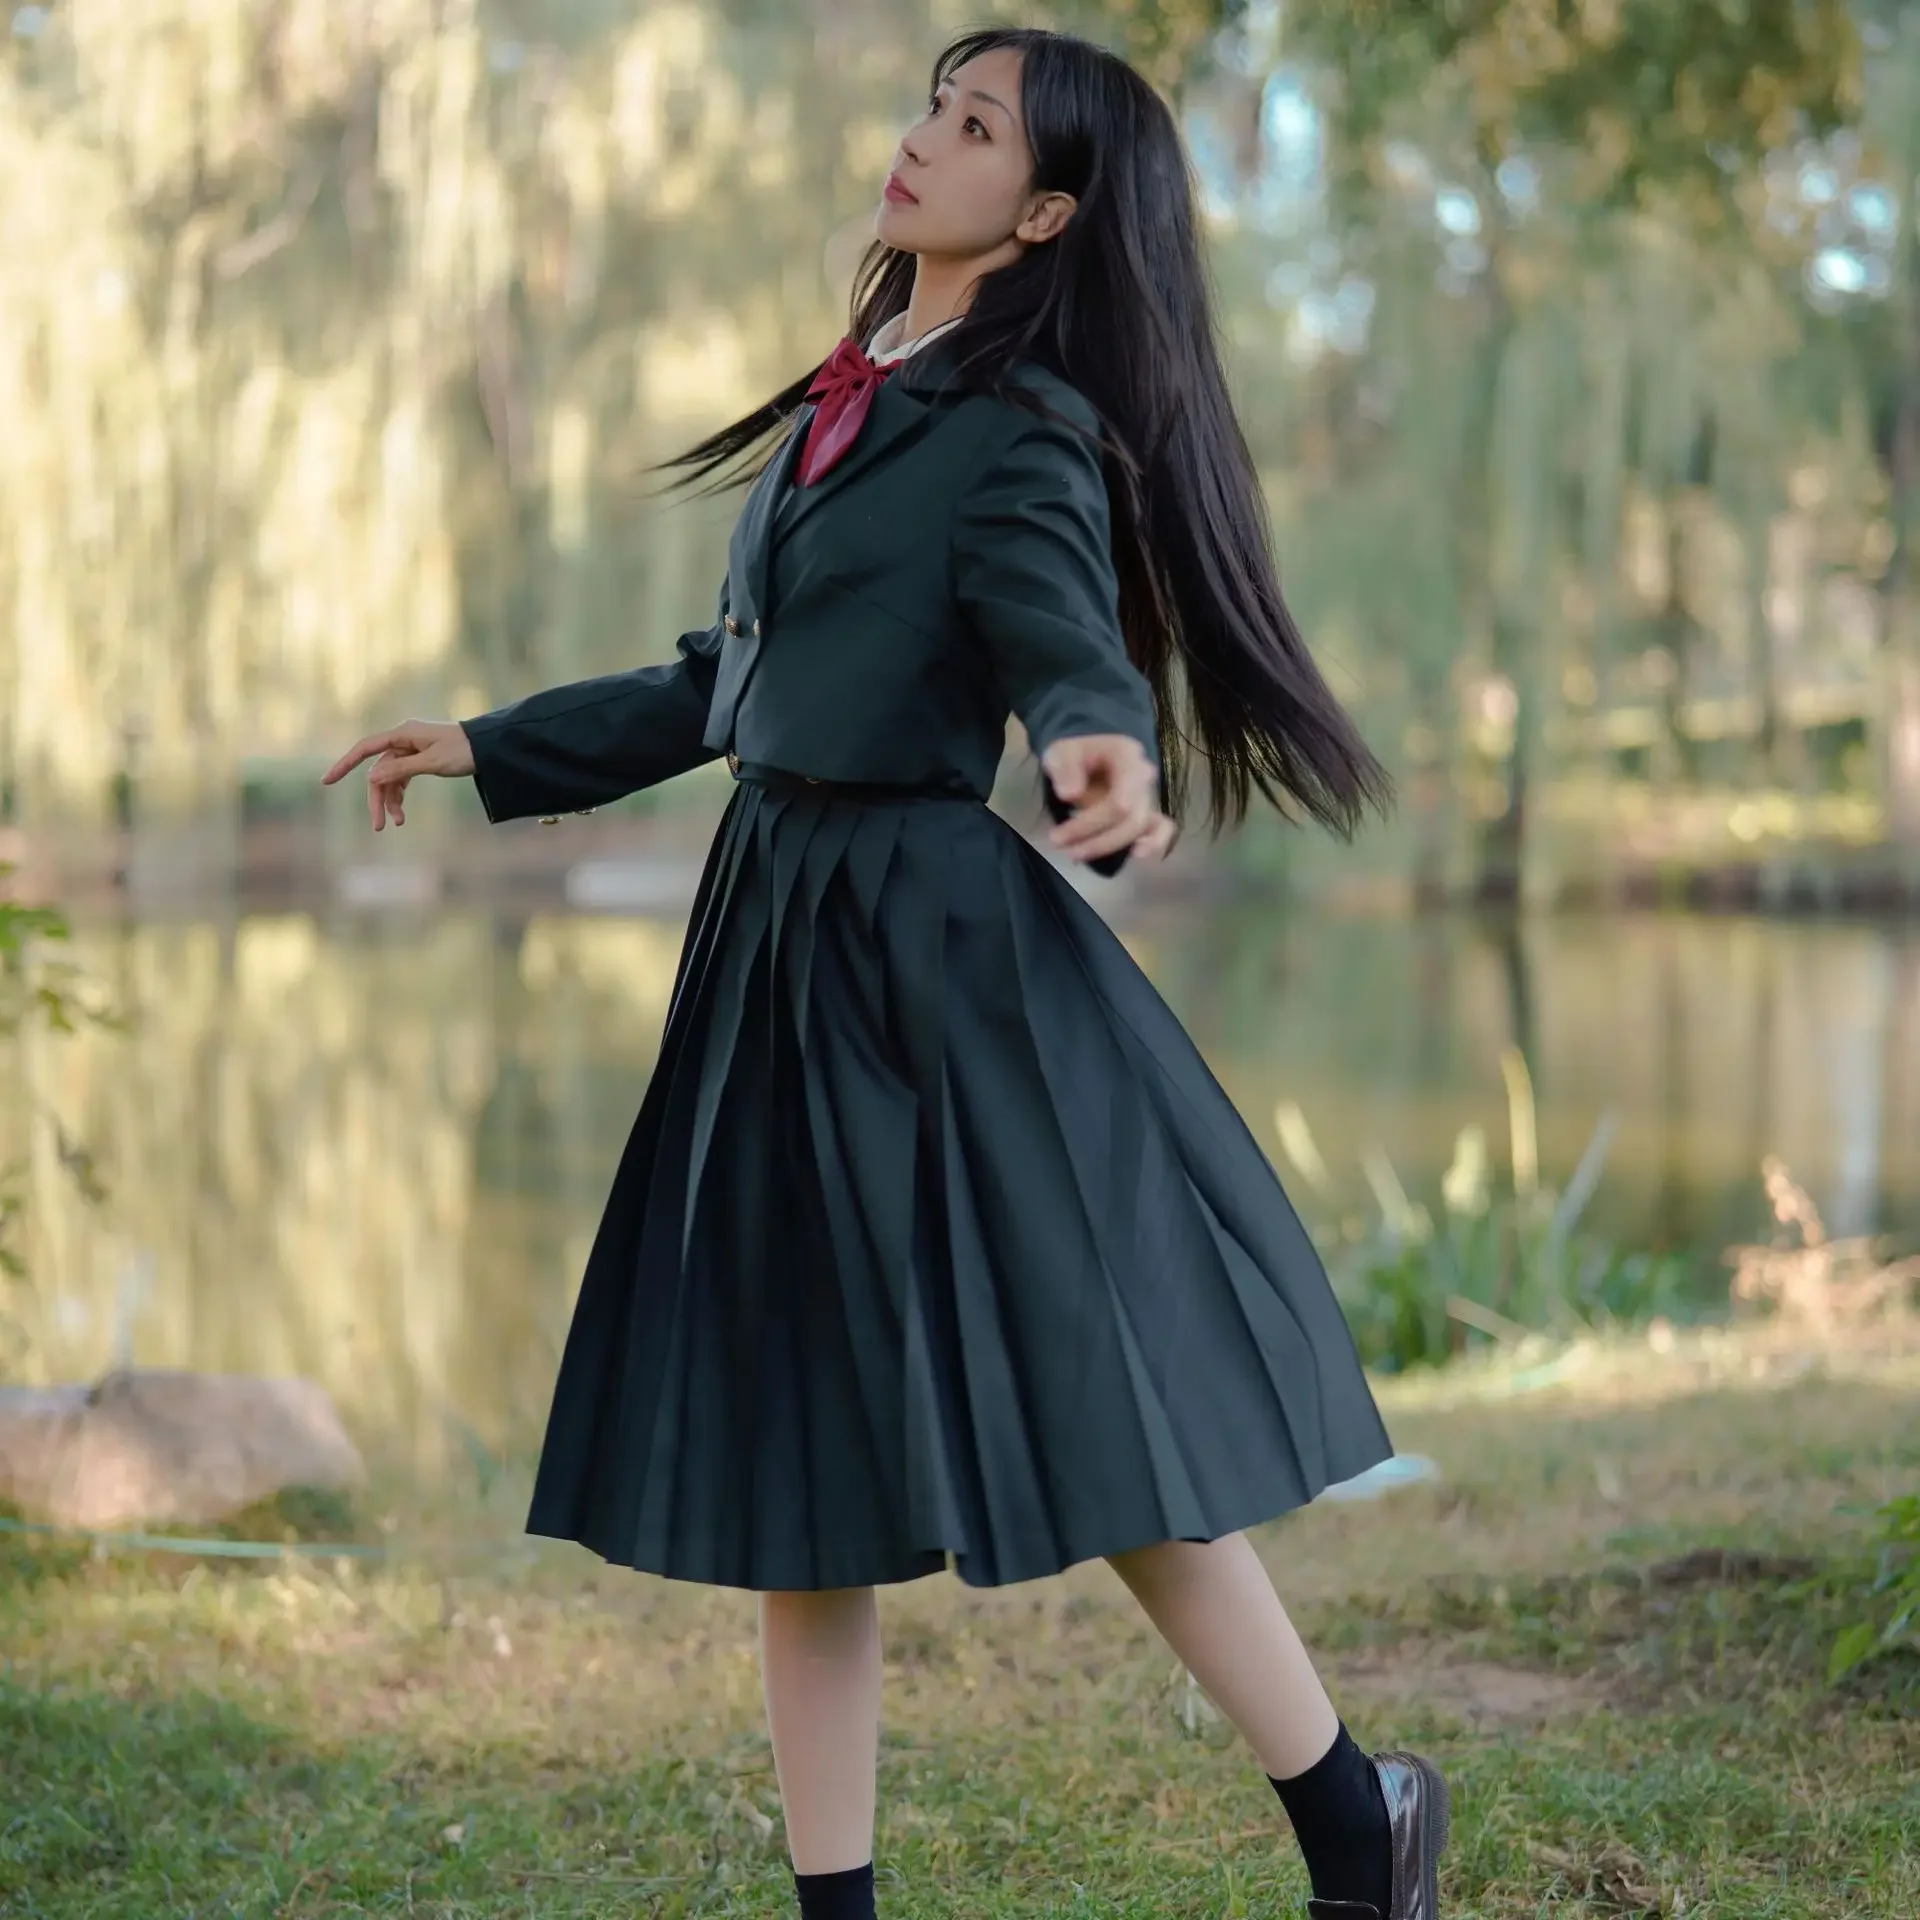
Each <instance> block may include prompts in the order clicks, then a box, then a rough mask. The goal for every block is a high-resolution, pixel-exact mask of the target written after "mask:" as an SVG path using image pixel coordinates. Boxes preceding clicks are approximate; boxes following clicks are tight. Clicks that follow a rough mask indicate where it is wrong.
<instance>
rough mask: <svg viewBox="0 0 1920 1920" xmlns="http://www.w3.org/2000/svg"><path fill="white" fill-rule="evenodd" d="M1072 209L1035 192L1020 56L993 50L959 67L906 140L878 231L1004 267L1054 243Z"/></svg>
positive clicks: (931, 250)
mask: <svg viewBox="0 0 1920 1920" xmlns="http://www.w3.org/2000/svg"><path fill="white" fill-rule="evenodd" d="M1073 207H1074V202H1073V197H1072V196H1071V195H1070V194H1064V193H1036V192H1035V191H1034V188H1033V150H1032V148H1030V147H1029V146H1028V145H1027V131H1026V128H1025V126H1024V125H1023V124H1022V123H1021V118H1020V56H1019V55H1018V54H1017V53H1016V52H1014V51H1013V50H1012V49H1011V48H1009V47H995V48H993V49H992V50H991V51H989V52H986V53H983V54H981V55H979V57H978V58H976V59H973V60H969V61H968V62H967V64H966V65H965V66H963V67H956V68H955V69H954V71H953V73H952V74H951V75H950V76H949V77H948V79H947V80H946V82H945V84H944V85H942V87H941V88H940V91H939V92H938V93H937V94H935V96H934V97H933V99H932V101H931V102H930V103H929V105H928V107H927V111H926V112H925V113H924V114H923V115H922V116H921V118H920V119H919V120H918V121H916V122H915V124H914V125H913V126H912V127H910V128H909V129H908V130H907V132H906V134H905V136H904V137H903V138H902V139H901V142H900V149H899V152H898V153H897V154H896V155H895V156H894V166H893V172H892V173H891V174H890V175H888V177H887V183H886V186H885V188H884V190H883V191H882V194H881V198H880V211H879V213H878V215H877V216H876V217H875V220H874V233H875V235H876V237H878V238H879V239H880V240H882V241H884V242H885V243H886V244H887V245H888V246H890V247H898V248H899V249H900V251H901V252H903V253H915V254H920V255H922V256H923V257H931V258H937V259H952V260H977V261H981V262H983V263H987V262H990V263H991V264H992V265H1002V264H1005V262H1006V261H1008V260H1011V259H1013V258H1015V257H1016V256H1017V255H1018V253H1019V252H1020V250H1021V249H1022V248H1023V247H1028V246H1034V245H1038V244H1040V243H1042V242H1044V241H1047V240H1051V239H1052V238H1053V237H1054V235H1055V234H1057V233H1058V232H1059V231H1060V229H1061V228H1062V227H1063V226H1065V225H1066V223H1067V219H1068V216H1069V215H1070V214H1071V213H1072V212H1073Z"/></svg>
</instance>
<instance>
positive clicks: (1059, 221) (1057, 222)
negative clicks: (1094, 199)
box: [1013, 193, 1080, 247]
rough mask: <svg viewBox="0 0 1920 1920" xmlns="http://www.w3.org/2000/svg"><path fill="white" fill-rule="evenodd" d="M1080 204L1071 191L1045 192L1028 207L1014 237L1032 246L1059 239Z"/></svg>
mask: <svg viewBox="0 0 1920 1920" xmlns="http://www.w3.org/2000/svg"><path fill="white" fill-rule="evenodd" d="M1079 204H1080V203H1079V201H1077V200H1076V199H1075V198H1074V197H1073V195H1072V194H1070V193H1043V194H1041V195H1040V197H1039V198H1038V199H1037V200H1035V201H1034V203H1033V205H1032V206H1031V207H1029V208H1028V209H1027V217H1026V218H1025V219H1024V220H1022V221H1021V222H1020V224H1019V225H1018V226H1017V227H1015V228H1014V230H1013V237H1014V238H1015V239H1016V240H1023V241H1025V242H1026V244H1027V245H1028V246H1030V247H1031V246H1039V245H1040V244H1042V243H1043V242H1045V241H1048V240H1054V239H1057V238H1058V237H1059V235H1060V231H1061V229H1062V228H1063V227H1064V226H1065V225H1066V224H1067V222H1068V221H1069V220H1071V219H1072V218H1073V215H1074V211H1075V209H1076V208H1077V207H1078V206H1079Z"/></svg>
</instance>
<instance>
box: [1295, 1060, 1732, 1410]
mask: <svg viewBox="0 0 1920 1920" xmlns="http://www.w3.org/2000/svg"><path fill="white" fill-rule="evenodd" d="M1501 1073H1502V1077H1503V1079H1504V1081H1505V1084H1506V1095H1507V1115H1508V1163H1507V1165H1506V1167H1505V1168H1496V1166H1495V1165H1494V1160H1493V1155H1492V1150H1491V1146H1490V1143H1489V1141H1488V1138H1487V1133H1486V1129H1485V1128H1483V1127H1481V1126H1479V1125H1477V1124H1469V1125H1467V1126H1464V1127H1462V1128H1461V1129H1460V1132H1459V1133H1458V1135H1457V1136H1456V1137H1455V1140H1454V1146H1453V1156H1452V1159H1451V1162H1450V1164H1449V1165H1448V1167H1447V1170H1446V1172H1445V1173H1444V1174H1443V1175H1442V1176H1441V1178H1440V1181H1439V1184H1438V1189H1437V1191H1436V1192H1434V1193H1433V1194H1431V1195H1429V1196H1421V1197H1416V1195H1415V1194H1414V1193H1412V1192H1410V1191H1409V1189H1408V1186H1407V1183H1406V1182H1405V1181H1403V1180H1402V1178H1401V1177H1400V1174H1399V1172H1398V1170H1397V1169H1396V1168H1395V1166H1394V1164H1393V1162H1392V1160H1391V1159H1390V1158H1389V1157H1388V1155H1387V1154H1386V1152H1385V1151H1384V1150H1383V1149H1382V1148H1380V1147H1378V1146H1373V1147H1369V1148H1367V1149H1366V1151H1365V1152H1364V1153H1363V1154H1362V1155H1361V1156H1360V1165H1361V1170H1362V1172H1363V1174H1364V1175H1365V1178H1366V1184H1367V1187H1368V1190H1369V1193H1370V1195H1371V1199H1372V1203H1373V1204H1372V1209H1371V1211H1370V1212H1368V1213H1365V1214H1359V1215H1355V1214H1352V1213H1350V1212H1346V1213H1343V1212H1341V1211H1340V1210H1339V1209H1338V1208H1337V1205H1336V1204H1335V1203H1336V1200H1337V1192H1338V1188H1337V1183H1336V1181H1335V1180H1334V1177H1333V1175H1332V1172H1331V1170H1330V1169H1329V1168H1328V1166H1327V1163H1326V1161H1325V1159H1324V1158H1323V1157H1322V1155H1321V1153H1320V1151H1319V1148H1318V1146H1317V1145H1316V1143H1315V1141H1314V1137H1313V1134H1312V1131H1311V1129H1310V1127H1309V1126H1308V1124H1307V1119H1306V1116H1305V1114H1304V1113H1303V1112H1302V1110H1301V1109H1300V1108H1299V1106H1297V1105H1295V1104H1293V1103H1291V1102H1282V1103H1281V1104H1280V1105H1279V1106H1278V1107H1277V1108H1276V1109H1275V1113H1274V1127H1275V1131H1276V1132H1277V1134H1278V1136H1279V1140H1280V1146H1281V1150H1282V1152H1283V1154H1284V1155H1285V1157H1286V1159H1287V1161H1288V1162H1289V1163H1290V1165H1291V1166H1292V1168H1293V1170H1294V1171H1295V1172H1296V1173H1297V1174H1298V1175H1299V1176H1300V1179H1301V1181H1302V1182H1303V1183H1304V1186H1305V1190H1306V1192H1307V1193H1308V1194H1309V1195H1311V1196H1313V1198H1314V1199H1317V1200H1319V1201H1320V1202H1322V1203H1324V1204H1325V1207H1326V1221H1325V1224H1323V1225H1322V1226H1321V1228H1320V1230H1319V1231H1318V1233H1317V1234H1316V1238H1317V1239H1318V1240H1319V1241H1320V1243H1321V1249H1322V1252H1323V1254H1324V1255H1325V1256H1326V1259H1327V1263H1328V1267H1329V1270H1330V1272H1331V1274H1332V1277H1333V1283H1334V1288H1335V1291H1336V1292H1337V1293H1338V1294H1339V1297H1340V1302H1341V1305H1342V1307H1343V1308H1344V1309H1345V1312H1346V1315H1347V1320H1348V1323H1349V1324H1350V1325H1351V1326H1352V1328H1353V1332H1354V1337H1355V1340H1356V1341H1357V1342H1358V1344H1359V1348H1360V1353H1361V1357H1362V1359H1363V1360H1364V1361H1365V1362H1366V1364H1367V1365H1368V1366H1370V1367H1372V1368H1375V1369H1376V1370H1378V1371H1381V1372H1386V1373H1398V1372H1401V1371H1404V1370H1405V1369H1407V1368H1409V1367H1419V1366H1433V1365H1437V1364H1439V1363H1441V1362H1444V1361H1447V1360H1450V1359H1452V1358H1454V1357H1455V1356H1457V1355H1459V1354H1460V1353H1463V1352H1465V1351H1468V1350H1470V1349H1473V1348H1476V1347H1485V1346H1488V1345H1496V1344H1497V1345H1505V1346H1513V1345H1517V1344H1520V1343H1523V1342H1525V1341H1528V1340H1530V1339H1540V1338H1545V1339H1555V1338H1559V1339H1565V1338H1568V1337H1570V1336H1573V1335H1575V1334H1578V1333H1581V1332H1583V1331H1587V1330H1590V1329H1595V1328H1600V1327H1606V1326H1611V1325H1618V1324H1622V1323H1626V1324H1633V1323H1640V1322H1645V1321H1650V1320H1653V1319H1655V1318H1659V1317H1667V1318H1680V1317H1684V1316H1685V1315H1686V1314H1687V1313H1688V1310H1689V1303H1690V1302H1693V1301H1697V1300H1698V1298H1699V1291H1700V1290H1699V1285H1698V1269H1697V1266H1696V1264H1695V1263H1694V1262H1693V1261H1691V1260H1689V1259H1688V1258H1686V1257H1684V1256H1682V1255H1680V1254H1677V1253H1670V1252H1653V1251H1646V1250H1637V1249H1627V1248H1623V1247H1620V1246H1617V1245H1615V1244H1614V1243H1613V1242H1611V1241H1610V1240H1608V1239H1607V1238H1605V1237H1604V1236H1602V1235H1600V1234H1597V1233H1595V1232H1592V1231H1590V1230H1588V1229H1587V1228H1585V1227H1583V1225H1582V1219H1583V1216H1584V1215H1585V1213H1586V1210H1587V1207H1588V1206H1589V1204H1590V1203H1591V1201H1592V1199H1593V1196H1594V1193H1595V1191H1596V1190H1597V1188H1598V1187H1599V1184H1600V1179H1601V1175H1602V1173H1603V1172H1604V1170H1605V1167H1606V1161H1607V1154H1608V1151H1609V1149H1610V1148H1611V1146H1612V1143H1613V1138H1614V1134H1615V1132H1616V1130H1617V1122H1616V1120H1615V1118H1614V1116H1613V1115H1612V1114H1611V1113H1605V1114H1602V1116H1601V1118H1600V1120H1599V1122H1598V1124H1597V1125H1596V1126H1595V1128H1594V1131H1593V1134H1592V1137H1591V1138H1590V1139H1589V1140H1588V1142H1587V1146H1586V1150H1585V1151H1584V1152H1583V1153H1582V1154H1581V1156H1580V1160H1579V1163H1578V1164H1577V1165H1576V1166H1575V1168H1574V1170H1573V1173H1572V1175H1571V1177H1570V1178H1569V1179H1568V1180H1567V1181H1566V1183H1565V1185H1564V1186H1558V1187H1556V1186H1554V1185H1551V1184H1549V1183H1548V1182H1547V1181H1546V1180H1544V1179H1543V1178H1542V1175H1541V1169H1540V1147H1539V1134H1538V1129H1537V1126H1536V1121H1535V1110H1534V1095H1533V1080H1532V1076H1531V1074H1530V1073H1529V1072H1528V1069H1527V1064H1526V1061H1525V1059H1524V1058H1523V1057H1522V1055H1521V1054H1520V1053H1519V1051H1518V1050H1517V1049H1513V1048H1509V1049H1508V1050H1507V1051H1506V1053H1505V1054H1504V1055H1503V1056H1502V1059H1501Z"/></svg>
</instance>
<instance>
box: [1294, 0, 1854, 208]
mask: <svg viewBox="0 0 1920 1920" xmlns="http://www.w3.org/2000/svg"><path fill="white" fill-rule="evenodd" d="M1288 20H1289V25H1290V27H1291V29H1292V31H1293V32H1294V33H1295V34H1296V35H1297V36H1298V40H1299V43H1300V44H1301V46H1302V48H1303V50H1310V51H1312V52H1314V53H1316V54H1318V55H1320V56H1321V57H1323V58H1324V59H1325V60H1326V61H1327V62H1328V64H1329V65H1330V66H1331V67H1332V68H1333V69H1334V70H1335V72H1337V73H1338V74H1339V75H1340V77H1341V87H1340V93H1339V104H1340V124H1341V127H1342V130H1343V132H1344V133H1345V136H1346V145H1347V147H1348V150H1349V151H1350V152H1355V153H1357V152H1359V151H1360V150H1362V149H1364V148H1365V146H1366V145H1367V143H1368V142H1369V141H1370V140H1371V139H1373V138H1374V137H1375V136H1377V135H1378V134H1379V133H1380V132H1381V131H1382V130H1383V129H1384V128H1386V127H1387V126H1388V125H1389V124H1390V123H1391V121H1392V119H1393V117H1394V115H1395V111H1396V109H1398V108H1400V107H1402V106H1404V105H1405V104H1406V102H1407V101H1408V100H1409V99H1410V98H1418V97H1420V96H1421V95H1422V94H1423V93H1425V92H1428V91H1429V90H1431V89H1433V88H1434V87H1435V84H1436V80H1437V82H1438V87H1439V90H1440V91H1441V92H1442V93H1443V94H1445V95H1447V96H1449V97H1450V98H1451V100H1452V102H1453V103H1454V104H1455V106H1456V108H1457V110H1458V112H1459V114H1460V117H1461V120H1462V122H1463V123H1464V127H1465V131H1466V145H1467V147H1468V148H1469V150H1470V151H1471V152H1473V153H1475V154H1477V155H1478V156H1480V158H1481V159H1482V160H1483V162H1485V163H1486V164H1487V165H1488V166H1489V167H1493V166H1497V165H1498V164H1499V162H1500V161H1501V160H1502V159H1504V158H1506V157H1507V156H1508V155H1509V154H1511V153H1514V152H1516V151H1519V150H1520V149H1522V148H1525V147H1531V146H1539V145H1549V146H1554V147H1559V148H1562V149H1564V150H1566V151H1568V152H1570V153H1577V154H1579V155H1581V156H1582V165H1581V174H1580V178H1579V183H1578V184H1579V188H1580V190H1581V193H1582V196H1583V198H1585V199H1587V200H1588V201H1589V202H1590V203H1591V204H1593V205H1595V206H1599V207H1606V206H1621V205H1631V204H1635V203H1636V202H1638V201H1640V200H1641V199H1642V198H1643V197H1644V196H1645V195H1646V194H1647V193H1649V192H1650V191H1653V190H1655V189H1673V188H1682V187H1688V188H1695V189H1704V190H1705V191H1706V192H1707V193H1709V194H1710V195H1714V196H1718V195H1720V194H1724V193H1725V192H1726V190H1727V188H1728V185H1729V183H1730V181H1731V180H1732V179H1733V178H1735V177H1736V176H1737V175H1738V174H1739V172H1740V171H1741V170H1742V169H1743V168H1744V167H1745V166H1747V165H1748V164H1750V163H1751V162H1752V161H1754V160H1755V159H1758V158H1760V157H1762V156H1764V155H1766V154H1767V153H1769V152H1773V151H1776V150H1778V149H1779V148H1781V147H1783V146H1785V145H1787V144H1788V143H1789V142H1791V141H1793V140H1795V139H1799V138H1801V137H1803V136H1806V135H1809V134H1811V135H1815V136H1817V135H1820V134H1824V133H1828V132H1831V131H1832V130H1833V129H1834V128H1836V127H1838V126H1839V125H1841V124H1842V123H1843V121H1844V120H1845V119H1846V118H1847V117H1848V116H1849V115H1850V114H1851V113H1853V112H1854V111H1855V110H1857V108H1858V106H1859V104H1860V99H1861V91H1862V75H1861V47H1860V37H1859V33H1858V30H1857V28H1856V26H1855V24H1854V20H1853V17H1852V14H1851V10H1850V8H1849V7H1848V6H1847V5H1846V4H1845V0H1815V4H1812V5H1806V4H1803V3H1802V0H1758V4H1755V0H1706V3H1705V4H1701V3H1700V0H1695V3H1694V4H1689V5H1685V6H1675V5H1673V4H1672V3H1671V0H1574V3H1573V4H1567V0H1446V4H1442V5H1435V4H1433V0H1294V4H1292V5H1290V6H1289V8H1288Z"/></svg>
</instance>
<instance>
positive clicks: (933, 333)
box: [867, 312, 962, 367]
mask: <svg viewBox="0 0 1920 1920" xmlns="http://www.w3.org/2000/svg"><path fill="white" fill-rule="evenodd" d="M961 318H962V316H961V315H959V314H955V315H954V317H953V318H952V319H951V320H943V321H941V323H940V324H939V325H938V326H937V327H929V328H928V329H927V330H926V332H925V333H923V334H922V335H921V336H920V337H919V339H917V340H903V339H902V338H901V336H902V335H903V334H904V333H905V332H906V330H907V316H906V314H905V313H904V312H902V313H896V314H895V315H894V316H893V318H892V319H891V320H889V321H888V322H887V323H886V324H885V325H884V326H883V327H881V328H880V330H879V331H878V332H877V333H876V334H875V335H874V336H873V338H872V339H871V340H869V341H868V342H867V358H868V359H869V360H871V361H872V362H873V364H874V365H875V366H876V367H884V366H887V365H889V364H890V363H891V362H893V361H895V360H904V359H905V358H906V357H907V355H908V354H910V353H918V352H919V351H920V349H921V348H922V347H924V346H925V345H926V344H927V342H928V341H929V340H937V339H938V338H939V337H940V336H941V335H942V334H943V333H945V332H946V331H947V330H948V328H950V327H957V326H958V325H959V324H960V321H961Z"/></svg>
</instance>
